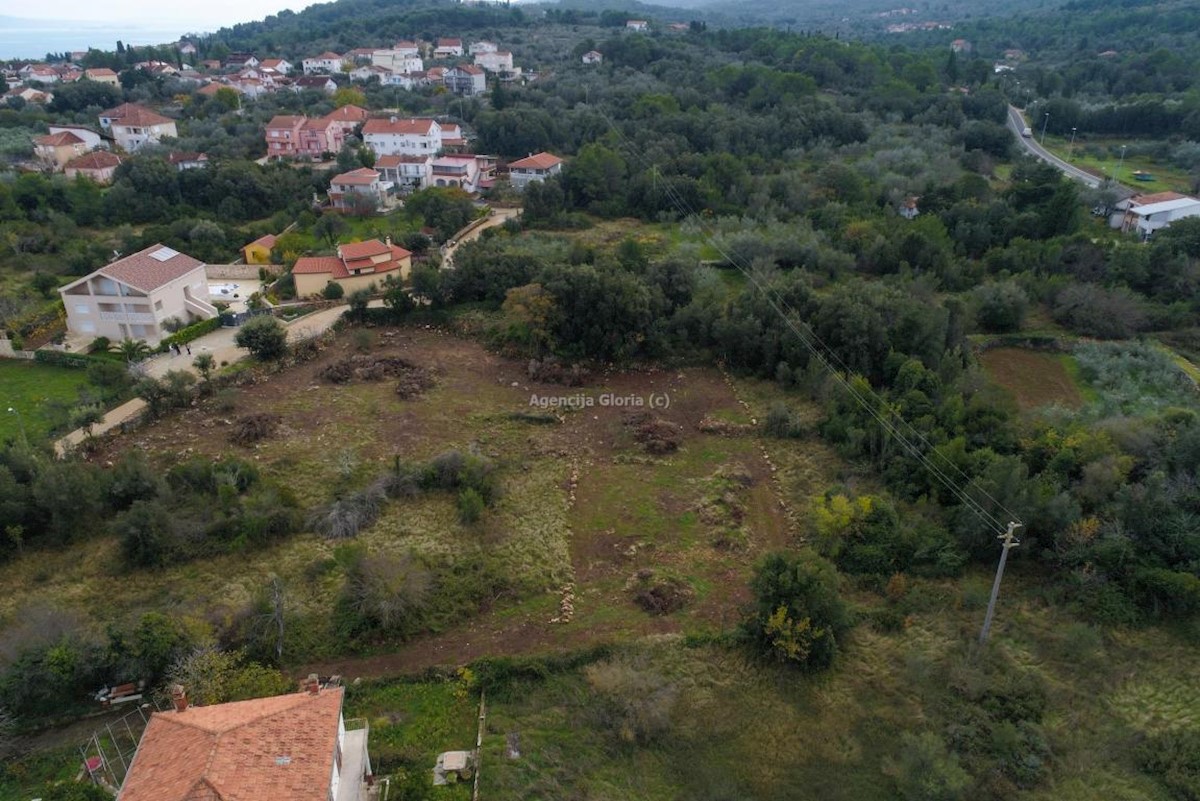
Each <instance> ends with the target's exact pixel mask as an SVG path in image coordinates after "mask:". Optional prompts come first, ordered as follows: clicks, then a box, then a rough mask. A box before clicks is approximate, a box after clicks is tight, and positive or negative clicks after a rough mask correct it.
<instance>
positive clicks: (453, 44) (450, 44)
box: [433, 39, 463, 58]
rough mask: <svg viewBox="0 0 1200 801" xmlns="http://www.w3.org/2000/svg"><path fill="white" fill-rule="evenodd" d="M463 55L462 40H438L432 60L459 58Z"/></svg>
mask: <svg viewBox="0 0 1200 801" xmlns="http://www.w3.org/2000/svg"><path fill="white" fill-rule="evenodd" d="M462 54H463V45H462V39H438V40H437V47H435V48H434V49H433V57H434V58H459V57H461V56H462Z"/></svg>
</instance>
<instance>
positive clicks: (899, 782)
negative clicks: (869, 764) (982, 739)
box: [884, 731, 971, 801]
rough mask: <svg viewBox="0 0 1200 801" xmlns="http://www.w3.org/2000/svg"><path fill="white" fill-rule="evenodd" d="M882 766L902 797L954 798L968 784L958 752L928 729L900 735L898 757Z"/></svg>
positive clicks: (921, 800)
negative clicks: (893, 780)
mask: <svg viewBox="0 0 1200 801" xmlns="http://www.w3.org/2000/svg"><path fill="white" fill-rule="evenodd" d="M884 770H885V772H886V773H888V774H889V775H891V776H892V778H893V779H895V781H896V790H897V792H899V794H900V797H901V798H902V799H904V801H958V799H960V798H963V796H964V794H965V793H966V791H967V788H968V787H969V786H970V784H971V777H970V775H969V774H968V773H967V772H966V771H965V770H963V768H962V766H961V765H959V763H958V756H957V755H955V754H953V753H950V752H949V751H948V750H947V749H946V744H945V743H944V742H942V738H941V737H938V736H937V735H936V734H934V733H933V732H928V731H924V732H921V733H920V734H912V733H910V732H905V733H904V734H903V735H901V738H900V754H899V757H898V758H897V759H896V760H894V761H889V762H887V763H885V766H884Z"/></svg>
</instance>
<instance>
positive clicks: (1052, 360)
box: [979, 348, 1083, 411]
mask: <svg viewBox="0 0 1200 801" xmlns="http://www.w3.org/2000/svg"><path fill="white" fill-rule="evenodd" d="M979 360H980V362H981V363H982V364H983V367H984V369H985V370H987V373H988V375H989V376H990V377H991V379H992V380H993V381H995V382H996V383H997V384H999V385H1000V386H1002V387H1004V388H1005V389H1006V390H1008V391H1009V392H1011V393H1012V395H1013V397H1014V398H1016V401H1017V406H1019V407H1020V408H1021V410H1022V411H1030V410H1033V409H1039V408H1042V407H1043V406H1051V405H1058V406H1065V407H1066V408H1068V409H1078V408H1079V407H1080V406H1082V405H1083V395H1082V394H1081V393H1080V391H1079V387H1078V386H1076V384H1075V381H1074V379H1072V378H1071V375H1070V374H1069V373H1068V372H1067V370H1066V368H1065V367H1064V366H1063V363H1062V360H1061V357H1060V356H1059V355H1058V354H1054V353H1042V352H1040V351H1035V350H1027V349H1025V348H992V349H991V350H988V351H985V352H984V353H982V354H980V356H979Z"/></svg>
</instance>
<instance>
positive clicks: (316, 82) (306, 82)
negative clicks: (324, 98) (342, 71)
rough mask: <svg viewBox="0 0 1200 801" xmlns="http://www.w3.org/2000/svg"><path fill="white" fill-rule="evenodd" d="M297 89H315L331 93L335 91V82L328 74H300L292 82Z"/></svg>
mask: <svg viewBox="0 0 1200 801" xmlns="http://www.w3.org/2000/svg"><path fill="white" fill-rule="evenodd" d="M292 86H294V87H295V88H296V90H297V91H300V90H303V89H315V90H317V91H319V92H324V93H325V94H327V95H331V94H333V93H334V92H336V91H337V84H336V83H335V82H334V80H333V78H330V77H329V76H328V75H302V76H300V77H299V78H297V79H296V81H295V82H294V83H293V84H292Z"/></svg>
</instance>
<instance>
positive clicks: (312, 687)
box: [300, 673, 321, 695]
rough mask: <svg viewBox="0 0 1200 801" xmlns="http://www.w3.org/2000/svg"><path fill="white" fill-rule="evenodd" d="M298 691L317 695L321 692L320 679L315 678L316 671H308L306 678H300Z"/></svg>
mask: <svg viewBox="0 0 1200 801" xmlns="http://www.w3.org/2000/svg"><path fill="white" fill-rule="evenodd" d="M300 691H301V692H306V693H308V694H309V695H317V694H318V693H320V692H321V680H320V679H318V678H317V674H316V673H309V674H308V678H306V679H301V681H300Z"/></svg>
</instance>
